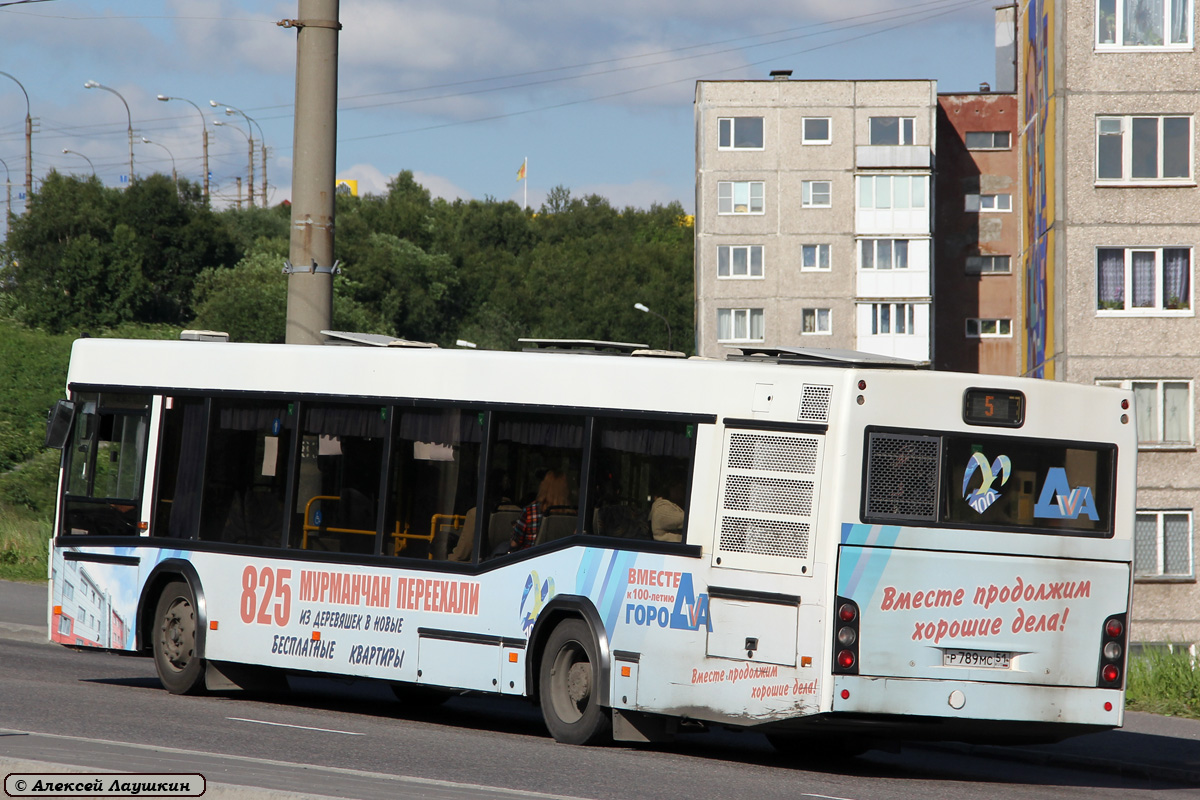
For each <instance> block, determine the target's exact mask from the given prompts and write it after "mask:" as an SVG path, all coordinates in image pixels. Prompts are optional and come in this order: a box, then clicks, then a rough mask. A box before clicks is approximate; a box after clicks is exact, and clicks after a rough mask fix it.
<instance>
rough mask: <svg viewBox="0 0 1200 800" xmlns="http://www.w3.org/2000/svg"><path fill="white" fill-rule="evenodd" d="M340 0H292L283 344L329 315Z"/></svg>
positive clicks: (308, 339) (314, 340) (316, 335)
mask: <svg viewBox="0 0 1200 800" xmlns="http://www.w3.org/2000/svg"><path fill="white" fill-rule="evenodd" d="M338 2H339V0H298V7H299V10H298V15H299V18H298V19H293V20H281V21H280V22H279V23H278V24H279V25H280V26H281V27H284V28H296V106H295V108H296V119H295V123H294V134H293V137H294V138H293V146H292V156H293V158H292V164H293V165H294V169H293V172H292V233H291V244H290V247H289V250H288V257H289V263H288V266H287V267H286V271H287V272H288V305H287V335H286V339H285V341H287V343H288V344H322V343H323V341H324V337H322V335H321V331H322V330H325V329H328V328H329V326H330V324H331V320H332V318H333V271H334V268H335V267H334V263H333V213H334V206H333V198H334V193H333V180H334V166H335V162H336V157H337V67H338V31H340V30H341V28H342V25H341V23H340V22H339V21H338Z"/></svg>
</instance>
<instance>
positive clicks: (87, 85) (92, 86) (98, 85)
mask: <svg viewBox="0 0 1200 800" xmlns="http://www.w3.org/2000/svg"><path fill="white" fill-rule="evenodd" d="M83 88H85V89H103V90H104V91H106V92H112V93H113V94H115V95H116V96H117V98H118V99H120V101H121V104H122V105H123V106H125V118H126V119H127V120H128V121H129V127H128V128H127V130H128V131H129V182H130V183H133V114H131V113H130V111H129V103H126V102H125V98H124V97H121V93H120V92H118V91H117V90H116V89H112V88H109V87H108V86H105V85H104V84H102V83H97V82H96V81H88V82H87V83H85V84H83ZM94 171H95V170H93V172H94Z"/></svg>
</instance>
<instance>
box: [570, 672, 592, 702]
mask: <svg viewBox="0 0 1200 800" xmlns="http://www.w3.org/2000/svg"><path fill="white" fill-rule="evenodd" d="M591 694H592V668H591V665H590V664H588V663H587V662H586V661H578V662H576V663H574V664H572V665H571V668H570V669H569V670H568V671H567V696H568V697H570V698H571V702H573V703H575V705H577V706H581V705H584V704H585V703H586V702H587V699H588V697H590V696H591Z"/></svg>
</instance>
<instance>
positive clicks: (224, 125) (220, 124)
mask: <svg viewBox="0 0 1200 800" xmlns="http://www.w3.org/2000/svg"><path fill="white" fill-rule="evenodd" d="M213 125H214V126H216V127H219V128H228V129H229V130H231V131H237V132H238V133H241V134H242V136H245V137H246V140H247V141H250V137H249V136H248V135H246V134H245V133H242V129H241V128H238V127H236V126H234V125H230V124H229V123H227V122H222V121H221V120H219V119H214V120H213ZM250 152H251V153H253V152H254V149H253V146H251V149H250ZM250 175H251V178H250V199H249V203H250V207H251V208H253V207H254V177H253V176H254V162H253V161H251V162H250ZM241 181H242V179H241V178H238V185H239V187H240V186H241ZM241 207H242V190H241V188H238V208H239V209H240V208H241Z"/></svg>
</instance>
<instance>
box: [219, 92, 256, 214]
mask: <svg viewBox="0 0 1200 800" xmlns="http://www.w3.org/2000/svg"><path fill="white" fill-rule="evenodd" d="M208 104H209V105H210V106H212V107H213V108H216V107H218V106H225V116H233V115H234V114H241V115H242V116H243V117H245V118H246V121H247V122H253V123H254V127H255V128H258V143H259V145H260V146H261V147H262V206H263V208H266V207H267V135H266V134H265V133H263V129H262V125H259V124H258V120H256V119H255V118H254V117H252V116H250V115H249V114H247V113H246V112H245V111H242V110H241V109H240V108H238V107H237V106H231V105H229V104H228V103H218V102H217V101H216V100H209V101H208ZM246 129H247V130H250V126H249V125H247V126H246ZM250 136H251V139H250V141H251V142H253V141H254V139H253V136H254V131H252V130H251V131H250ZM253 146H254V145H253V144H251V147H252V148H253ZM250 183H251V188H253V184H254V171H253V170H251V171H250ZM251 200H253V195H251Z"/></svg>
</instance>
